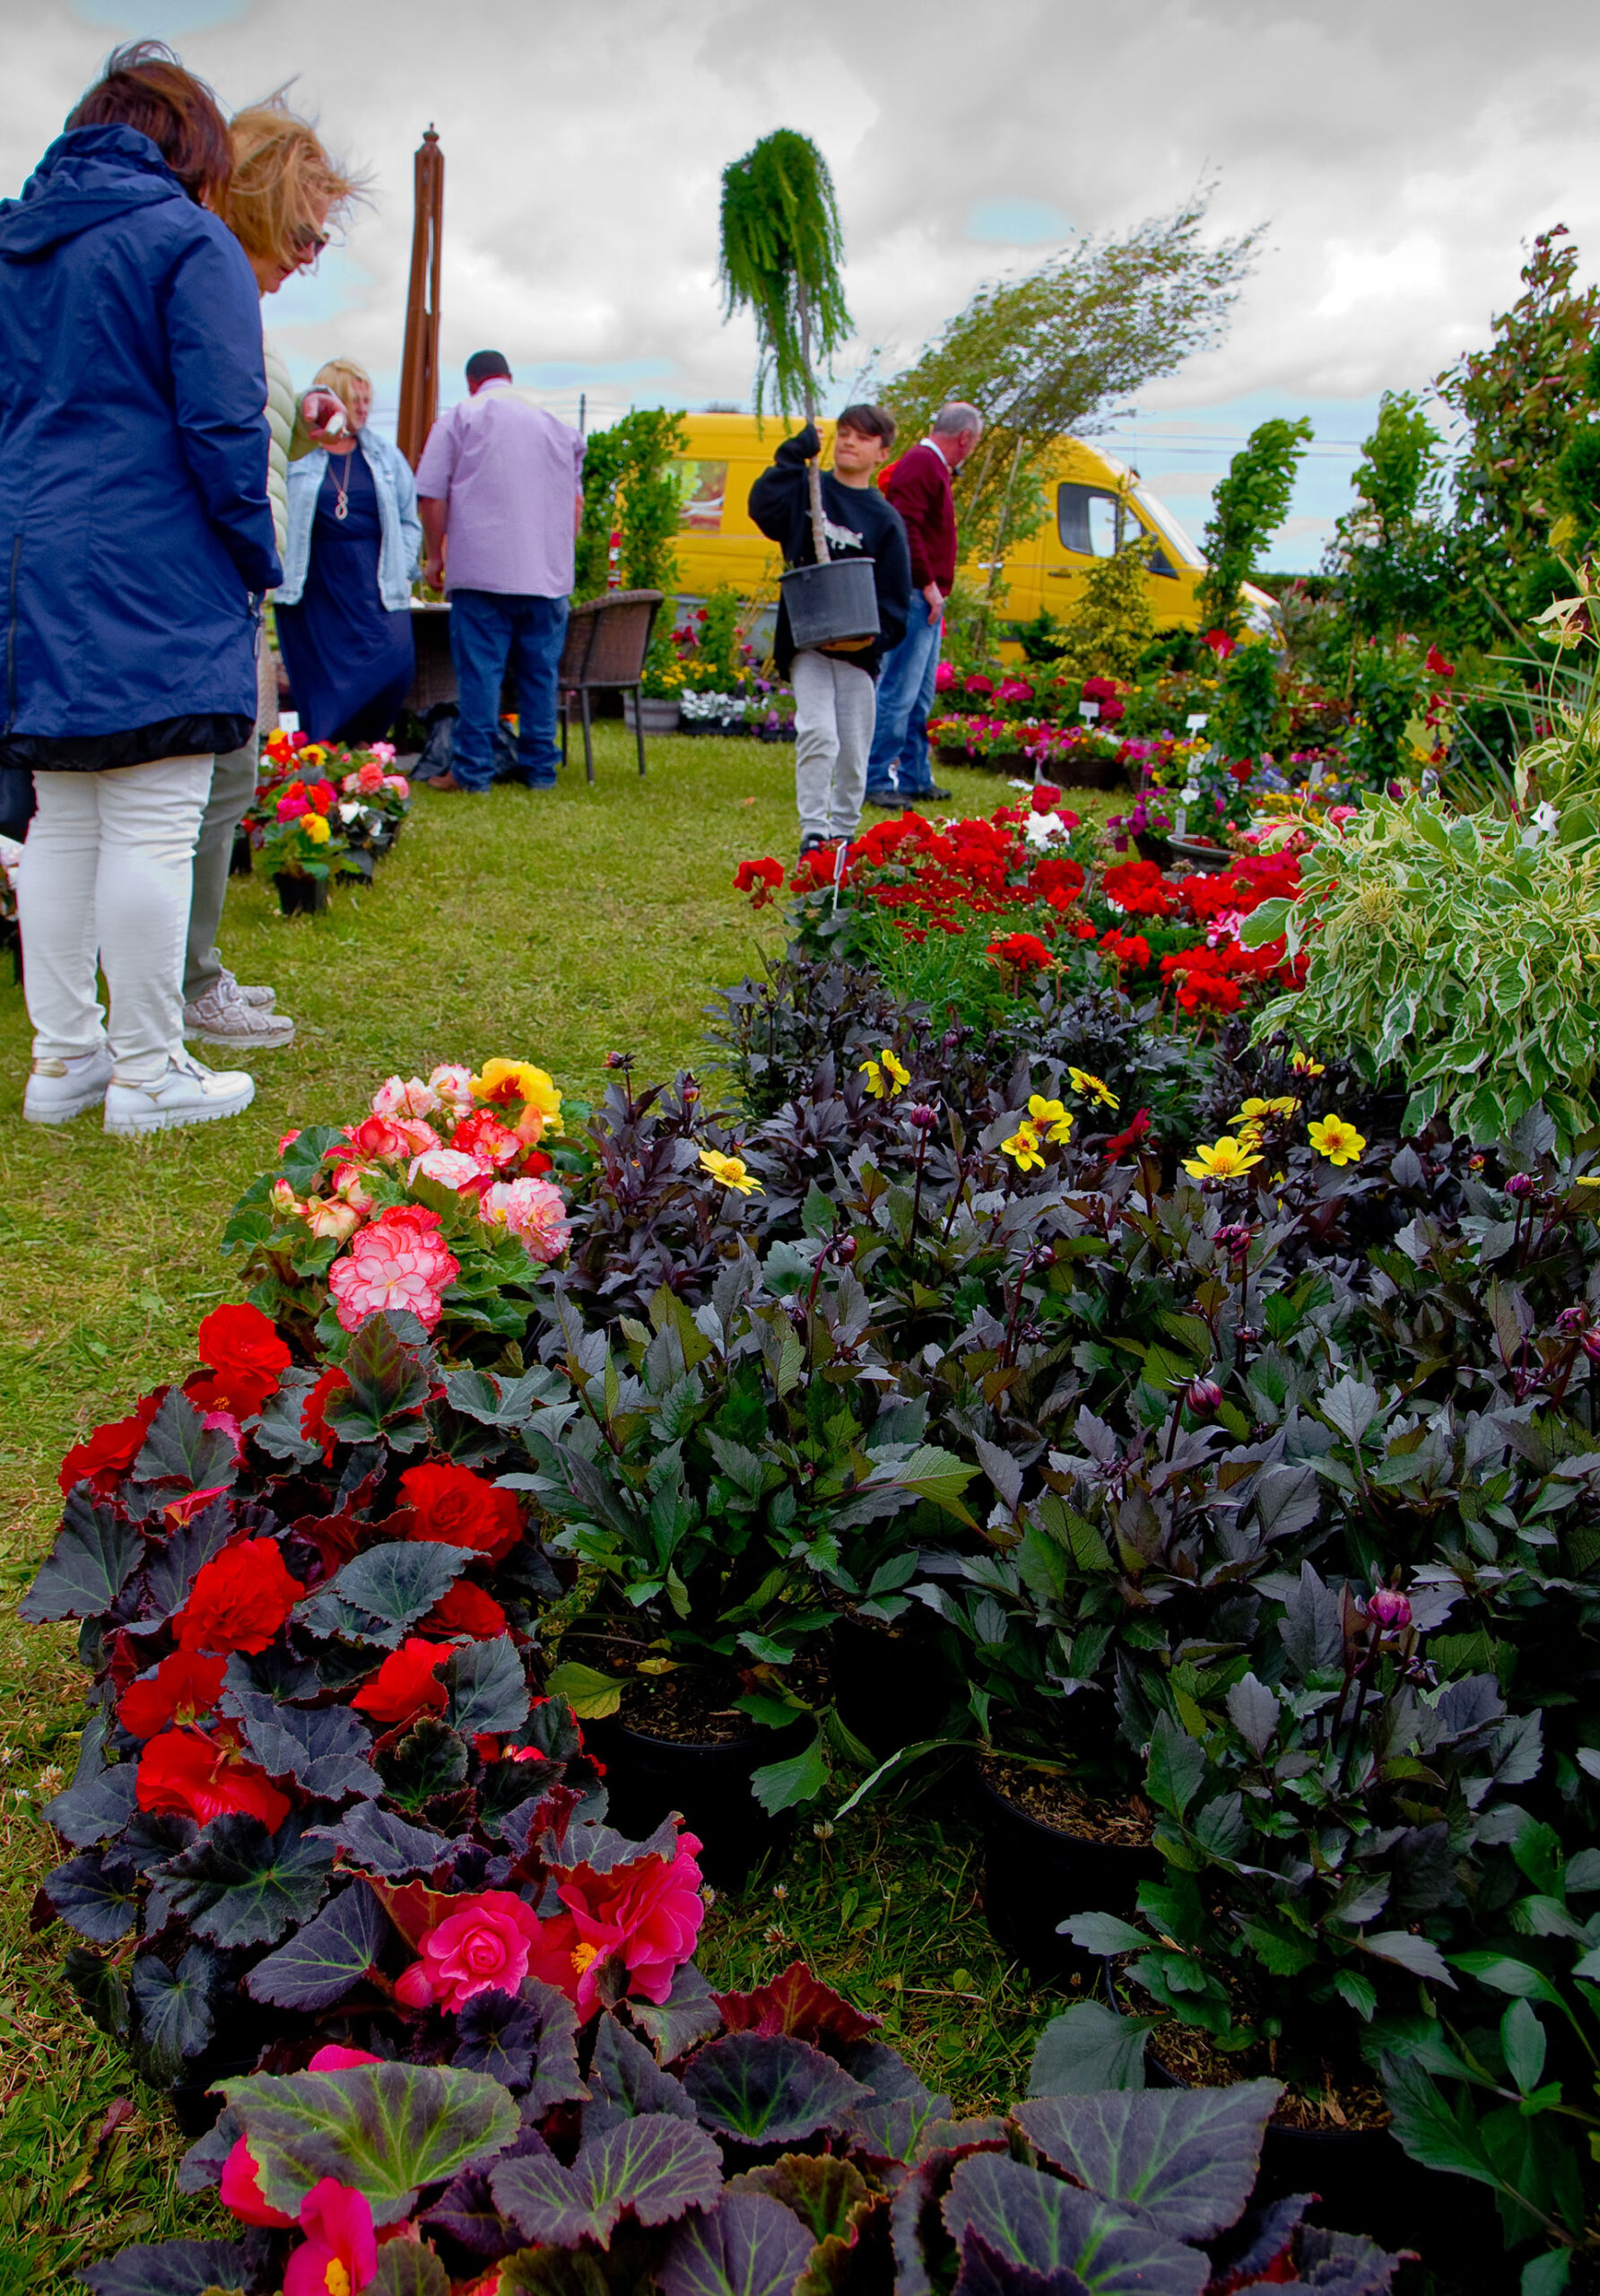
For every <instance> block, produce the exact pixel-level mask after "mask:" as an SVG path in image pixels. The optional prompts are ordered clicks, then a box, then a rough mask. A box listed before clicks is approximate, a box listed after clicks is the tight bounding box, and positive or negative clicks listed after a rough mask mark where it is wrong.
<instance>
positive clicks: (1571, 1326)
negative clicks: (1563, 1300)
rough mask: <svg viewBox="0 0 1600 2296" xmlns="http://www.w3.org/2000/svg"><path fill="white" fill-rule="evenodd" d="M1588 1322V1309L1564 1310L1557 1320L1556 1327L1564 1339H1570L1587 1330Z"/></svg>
mask: <svg viewBox="0 0 1600 2296" xmlns="http://www.w3.org/2000/svg"><path fill="white" fill-rule="evenodd" d="M1588 1320H1589V1311H1588V1309H1587V1308H1563V1309H1561V1314H1560V1315H1559V1316H1558V1317H1557V1318H1556V1319H1555V1327H1556V1329H1557V1331H1559V1332H1560V1333H1561V1336H1562V1338H1563V1339H1570V1338H1571V1337H1572V1336H1573V1335H1574V1334H1575V1333H1577V1332H1580V1331H1585V1330H1587V1327H1588Z"/></svg>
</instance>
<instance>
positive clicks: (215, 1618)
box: [173, 1539, 306, 1651]
mask: <svg viewBox="0 0 1600 2296" xmlns="http://www.w3.org/2000/svg"><path fill="white" fill-rule="evenodd" d="M305 1591H306V1590H305V1587H303V1586H302V1585H301V1584H300V1580H299V1579H298V1578H291V1577H290V1575H289V1571H288V1569H287V1567H286V1566H285V1564H284V1561H283V1555H282V1554H281V1553H280V1552H279V1551H278V1545H277V1542H276V1540H274V1539H241V1540H239V1542H238V1543H237V1544H235V1545H233V1546H225V1547H224V1548H223V1549H222V1552H221V1554H214V1555H213V1557H212V1559H211V1561H209V1562H203V1563H202V1564H201V1566H200V1569H199V1570H197V1571H196V1574H195V1583H194V1585H193V1586H192V1587H190V1589H189V1598H188V1600H187V1603H186V1604H185V1605H184V1606H183V1608H182V1610H181V1611H180V1612H179V1613H178V1616H177V1618H176V1619H175V1620H174V1621H173V1624H174V1626H175V1627H176V1628H177V1630H178V1641H179V1643H180V1644H181V1646H182V1647H183V1648H184V1649H186V1650H213V1651H216V1650H221V1651H230V1650H250V1651H256V1650H265V1648H266V1646H267V1644H268V1643H269V1642H270V1641H271V1640H272V1639H273V1637H274V1635H275V1634H276V1633H277V1632H278V1631H279V1629H280V1628H281V1627H282V1625H283V1622H284V1620H285V1619H286V1618H287V1617H288V1615H289V1613H290V1612H291V1610H292V1609H293V1608H294V1606H295V1605H296V1603H298V1602H299V1600H300V1596H302V1595H303V1594H304V1593H305Z"/></svg>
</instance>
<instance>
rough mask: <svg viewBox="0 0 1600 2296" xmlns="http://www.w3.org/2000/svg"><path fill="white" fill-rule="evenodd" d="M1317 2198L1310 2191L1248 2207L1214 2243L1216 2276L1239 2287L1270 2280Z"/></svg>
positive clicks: (1212, 2245)
mask: <svg viewBox="0 0 1600 2296" xmlns="http://www.w3.org/2000/svg"><path fill="white" fill-rule="evenodd" d="M1314 2197H1315V2196H1314V2195H1313V2194H1311V2193H1309V2192H1296V2193H1290V2194H1289V2195H1288V2196H1286V2197H1285V2198H1284V2199H1283V2200H1267V2201H1263V2202H1262V2203H1261V2204H1260V2205H1259V2206H1257V2207H1255V2208H1248V2209H1247V2210H1246V2211H1245V2213H1244V2214H1243V2216H1241V2217H1240V2219H1239V2222H1238V2223H1237V2224H1236V2225H1234V2226H1233V2228H1232V2229H1231V2231H1230V2232H1229V2234H1228V2237H1227V2239H1225V2240H1217V2241H1213V2243H1212V2244H1211V2268H1212V2276H1213V2279H1216V2280H1219V2281H1222V2282H1224V2283H1237V2285H1238V2286H1239V2287H1240V2288H1248V2287H1249V2286H1250V2285H1251V2283H1253V2282H1255V2281H1257V2280H1265V2279H1267V2278H1268V2276H1269V2274H1270V2272H1271V2271H1272V2269H1273V2268H1274V2266H1277V2265H1278V2263H1279V2259H1280V2258H1281V2257H1283V2252H1284V2250H1285V2249H1286V2248H1289V2247H1290V2246H1291V2242H1292V2241H1293V2239H1294V2235H1295V2231H1296V2230H1297V2228H1298V2226H1299V2224H1300V2219H1301V2218H1302V2217H1303V2216H1304V2214H1305V2213H1306V2211H1307V2209H1308V2208H1309V2207H1310V2206H1311V2205H1312V2201H1313V2199H1314Z"/></svg>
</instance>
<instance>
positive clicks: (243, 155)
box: [183, 96, 361, 1051]
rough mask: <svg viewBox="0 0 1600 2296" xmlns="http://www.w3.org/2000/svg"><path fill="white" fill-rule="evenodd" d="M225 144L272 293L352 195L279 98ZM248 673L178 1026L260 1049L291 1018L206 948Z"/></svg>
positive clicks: (273, 375) (273, 478) (217, 773)
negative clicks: (228, 145)
mask: <svg viewBox="0 0 1600 2296" xmlns="http://www.w3.org/2000/svg"><path fill="white" fill-rule="evenodd" d="M229 139H230V143H231V145H232V150H233V174H232V177H231V178H230V182H229V186H228V190H227V194H226V196H225V198H224V200H223V201H222V219H223V221H224V222H226V224H227V225H228V228H229V230H230V231H231V232H232V234H233V236H234V238H235V239H237V240H238V241H239V245H240V247H241V248H243V249H244V251H245V254H246V256H247V257H248V261H249V265H250V269H251V271H252V272H253V273H254V274H255V276H256V284H257V288H258V290H259V291H260V292H261V294H262V295H263V296H264V297H265V296H267V295H275V294H276V293H277V291H278V290H279V288H280V287H282V286H283V283H284V282H285V280H288V279H291V278H292V277H293V276H294V274H295V273H296V272H297V271H300V270H303V269H304V268H305V267H306V265H309V264H312V263H315V261H316V260H317V256H318V255H319V254H320V253H321V252H322V249H323V248H324V247H325V246H326V244H327V235H328V230H329V228H330V226H331V225H332V224H334V223H335V222H337V221H338V220H339V219H340V218H342V217H343V214H344V213H345V212H346V211H347V209H348V207H349V205H350V203H351V201H352V199H353V198H354V197H356V196H357V195H358V194H359V191H360V188H361V187H360V184H359V183H358V181H357V180H356V178H354V177H352V176H349V175H346V174H344V173H343V171H342V170H341V169H340V168H339V167H338V166H337V165H336V164H335V161H333V160H332V159H330V158H329V156H328V154H327V152H326V151H325V150H324V149H323V146H322V144H321V143H320V141H319V140H318V138H317V131H316V129H315V128H314V127H312V126H310V124H309V121H307V120H303V119H301V118H300V117H298V116H297V115H296V114H295V113H294V112H292V111H291V110H290V109H289V107H288V105H287V104H285V103H284V101H283V98H282V97H281V96H273V97H271V98H269V100H267V101H266V102H265V103H262V104H252V105H251V106H250V107H249V109H248V110H246V111H241V112H239V113H238V114H236V116H235V117H234V118H233V120H232V121H231V123H230V127H229ZM263 347H264V353H265V362H266V419H267V422H268V425H269V427H270V429H271V431H272V440H271V445H270V448H269V460H268V470H267V481H266V491H267V499H268V500H269V501H270V503H271V504H272V513H273V525H274V528H275V529H276V533H277V544H278V556H279V558H280V559H282V558H283V554H284V551H285V549H286V547H287V544H288V538H289V496H288V477H289V442H290V437H291V432H292V430H293V427H294V386H293V384H292V383H291V381H290V378H289V370H288V368H287V367H286V366H285V365H284V364H283V357H282V355H281V353H280V352H279V351H278V349H277V347H276V345H275V344H274V343H273V341H272V338H271V336H270V335H269V336H266V337H265V339H264V346H263ZM277 717H278V678H277V669H276V665H275V664H274V661H273V657H272V653H271V650H270V648H268V646H267V645H266V642H265V638H264V639H263V640H262V644H261V648H260V651H259V653H258V655H257V721H256V727H255V730H254V732H253V733H252V734H251V735H250V737H249V739H248V741H247V742H246V743H244V744H243V745H242V746H241V747H240V748H239V749H236V750H231V751H230V752H227V754H225V755H224V756H222V757H219V758H218V759H217V761H216V763H215V765H214V766H213V770H212V777H211V796H210V799H209V802H208V803H207V804H206V808H205V814H204V820H203V821H202V822H201V825H200V837H199V841H198V843H197V845H196V848H195V877H194V891H193V896H192V899H191V901H190V905H189V934H188V947H187V954H186V960H185V965H184V980H183V1000H184V1010H183V1027H184V1034H185V1035H186V1036H187V1037H192V1038H196V1039H198V1040H199V1041H200V1042H201V1043H203V1044H217V1045H225V1046H227V1047H229V1048H230V1049H238V1048H244V1047H248V1046H253V1047H254V1048H256V1049H257V1051H269V1050H271V1049H272V1048H274V1047H275V1046H279V1045H285V1044H287V1043H288V1042H289V1040H290V1039H291V1037H292V1036H293V1034H294V1022H292V1021H291V1019H290V1018H289V1017H288V1015H287V1013H279V1012H276V1011H274V1002H275V999H274V992H273V991H272V989H270V988H266V987H240V985H239V982H238V981H237V980H236V979H235V978H234V977H233V975H232V973H231V972H230V970H228V967H227V966H226V965H225V964H224V963H223V961H222V951H221V950H220V949H219V948H218V946H217V929H218V926H220V924H221V922H222V901H223V898H224V896H225V894H226V892H227V890H228V865H229V862H230V859H231V857H232V852H233V839H234V835H235V832H236V831H237V830H238V828H239V822H241V821H242V820H243V819H244V816H245V813H246V811H247V810H248V806H249V803H250V800H251V798H252V797H253V796H255V794H256V775H257V768H258V764H259V760H260V750H261V735H262V733H263V731H264V730H265V731H267V732H270V731H271V729H272V727H273V726H274V725H275V724H276V723H277Z"/></svg>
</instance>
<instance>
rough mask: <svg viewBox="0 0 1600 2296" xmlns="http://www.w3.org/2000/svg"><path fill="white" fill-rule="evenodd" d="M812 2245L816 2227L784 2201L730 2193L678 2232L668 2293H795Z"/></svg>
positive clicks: (667, 2264)
mask: <svg viewBox="0 0 1600 2296" xmlns="http://www.w3.org/2000/svg"><path fill="white" fill-rule="evenodd" d="M811 2250H812V2239H811V2235H810V2233H809V2232H808V2231H806V2230H805V2227H804V2225H803V2224H802V2223H801V2222H800V2220H799V2218H798V2217H797V2216H792V2215H791V2214H790V2213H789V2212H788V2210H787V2208H785V2207H784V2206H783V2205H782V2204H781V2202H779V2201H776V2200H772V2199H770V2197H769V2196H768V2195H767V2194H765V2193H762V2192H739V2193H729V2194H728V2195H727V2196H726V2197H725V2199H724V2200H723V2203H722V2205H721V2206H720V2207H719V2208H718V2209H717V2211H716V2213H715V2214H713V2215H710V2216H700V2217H697V2218H696V2219H695V2221H694V2222H693V2223H692V2224H683V2225H681V2226H680V2227H679V2229H678V2231H675V2232H674V2234H673V2239H672V2246H671V2247H670V2248H668V2249H667V2252H666V2256H665V2259H664V2260H663V2263H662V2266H661V2289H662V2296H789V2292H790V2290H791V2289H792V2288H793V2287H794V2285H795V2282H796V2279H797V2278H798V2276H799V2274H800V2272H801V2270H802V2269H803V2267H804V2264H805V2260H806V2258H807V2257H808V2256H809V2255H810V2254H811Z"/></svg>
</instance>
